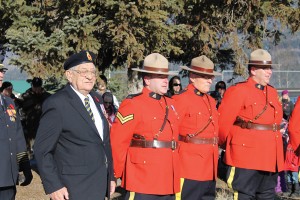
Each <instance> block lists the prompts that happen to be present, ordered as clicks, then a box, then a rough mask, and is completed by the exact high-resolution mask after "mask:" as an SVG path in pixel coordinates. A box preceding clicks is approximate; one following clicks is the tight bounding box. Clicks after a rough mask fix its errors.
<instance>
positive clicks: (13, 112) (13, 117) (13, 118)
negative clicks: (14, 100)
mask: <svg viewBox="0 0 300 200" xmlns="http://www.w3.org/2000/svg"><path fill="white" fill-rule="evenodd" d="M6 112H7V114H8V116H9V119H10V121H12V122H15V121H16V118H17V112H16V109H15V107H14V106H13V105H12V104H9V106H8V107H7V110H6Z"/></svg>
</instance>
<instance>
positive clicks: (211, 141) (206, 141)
mask: <svg viewBox="0 0 300 200" xmlns="http://www.w3.org/2000/svg"><path fill="white" fill-rule="evenodd" d="M178 140H179V141H182V142H186V143H193V144H218V140H219V138H218V137H213V138H196V137H189V136H188V135H187V136H183V135H179V137H178Z"/></svg>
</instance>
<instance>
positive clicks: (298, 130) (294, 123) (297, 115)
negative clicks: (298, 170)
mask: <svg viewBox="0 0 300 200" xmlns="http://www.w3.org/2000/svg"><path fill="white" fill-rule="evenodd" d="M299 122H300V97H298V99H297V101H296V103H295V108H294V110H293V112H292V115H291V117H290V121H289V126H288V130H289V137H290V143H291V145H292V147H293V149H294V150H295V151H296V154H297V155H298V156H299V153H300V152H299V150H300V148H299V145H300V126H299Z"/></svg>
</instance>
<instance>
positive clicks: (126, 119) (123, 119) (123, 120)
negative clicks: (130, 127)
mask: <svg viewBox="0 0 300 200" xmlns="http://www.w3.org/2000/svg"><path fill="white" fill-rule="evenodd" d="M117 118H118V119H119V121H120V122H121V124H122V125H123V124H125V123H126V122H129V121H131V120H133V119H134V115H133V114H130V115H127V116H123V115H122V114H121V113H120V112H118V113H117Z"/></svg>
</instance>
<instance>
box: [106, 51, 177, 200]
mask: <svg viewBox="0 0 300 200" xmlns="http://www.w3.org/2000/svg"><path fill="white" fill-rule="evenodd" d="M133 70H136V71H139V72H141V73H142V75H143V81H144V88H143V91H142V93H140V94H135V95H129V96H128V97H127V98H126V99H125V100H124V101H123V102H122V104H121V106H120V108H119V111H118V113H117V118H116V120H115V122H114V123H113V125H112V130H111V144H112V152H113V158H114V170H115V176H116V178H120V177H121V178H122V187H124V188H125V189H126V190H127V191H128V192H127V194H126V197H125V199H127V200H128V199H134V200H156V199H161V200H173V199H174V198H175V195H174V194H175V193H176V192H179V173H178V169H179V159H178V150H177V139H178V124H177V120H178V116H177V112H176V110H175V107H174V105H173V101H172V99H170V98H168V97H166V96H164V94H166V92H167V90H168V75H171V74H172V73H171V72H169V70H168V60H167V59H166V58H165V57H163V56H162V55H160V54H158V53H153V54H150V55H148V56H147V57H146V58H145V60H144V68H143V69H137V68H135V69H133Z"/></svg>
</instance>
